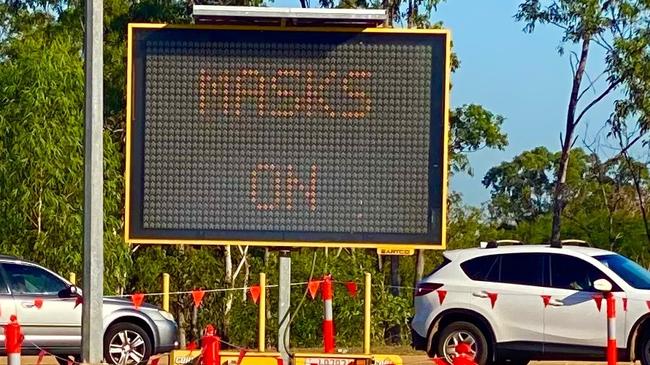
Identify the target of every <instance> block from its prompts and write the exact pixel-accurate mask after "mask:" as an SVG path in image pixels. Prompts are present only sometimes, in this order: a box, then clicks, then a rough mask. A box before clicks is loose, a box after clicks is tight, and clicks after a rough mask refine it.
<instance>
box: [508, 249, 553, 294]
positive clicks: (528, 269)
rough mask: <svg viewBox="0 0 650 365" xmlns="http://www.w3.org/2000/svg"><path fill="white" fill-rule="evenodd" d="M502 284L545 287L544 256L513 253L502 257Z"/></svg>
mask: <svg viewBox="0 0 650 365" xmlns="http://www.w3.org/2000/svg"><path fill="white" fill-rule="evenodd" d="M499 281H500V282H502V283H507V284H520V285H532V286H543V285H544V254H541V253H511V254H504V255H502V256H501V276H500V280H499Z"/></svg>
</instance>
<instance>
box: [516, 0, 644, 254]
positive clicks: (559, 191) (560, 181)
mask: <svg viewBox="0 0 650 365" xmlns="http://www.w3.org/2000/svg"><path fill="white" fill-rule="evenodd" d="M516 18H517V19H518V20H520V21H523V22H525V23H526V27H525V30H526V31H529V32H532V31H533V30H534V29H535V27H536V25H537V24H550V25H553V26H555V27H558V28H560V29H561V31H562V33H563V36H562V46H561V47H560V52H561V53H563V52H564V49H565V46H566V45H568V46H578V47H579V49H580V50H579V52H578V54H575V62H572V75H571V77H572V87H571V93H570V97H569V105H568V108H567V117H566V126H565V127H566V128H565V131H564V133H563V135H562V151H561V152H562V153H561V157H560V161H559V169H557V174H556V179H555V181H556V182H555V189H554V191H553V224H552V227H551V240H552V241H553V242H556V241H558V240H559V239H560V228H561V227H560V223H561V216H562V209H563V208H564V206H565V204H566V200H567V197H566V196H565V185H566V184H567V182H566V172H567V170H568V166H569V155H570V150H571V148H572V147H573V145H574V143H575V140H574V134H575V129H576V127H577V126H578V125H579V123H580V122H581V121H582V119H583V117H585V115H587V113H588V112H589V110H591V109H592V108H593V107H594V106H595V105H597V104H598V103H600V102H601V101H602V100H603V99H605V97H607V96H608V95H610V94H612V93H614V92H616V91H618V93H619V95H622V96H621V97H620V98H619V99H618V100H617V101H616V102H615V107H614V108H613V110H612V112H611V116H610V118H609V123H610V125H611V127H612V132H613V133H619V132H620V131H621V130H622V129H625V125H626V124H627V123H628V122H631V120H635V121H636V124H637V125H638V128H639V131H640V133H641V135H643V134H645V133H646V132H647V130H648V127H650V113H649V112H650V101H649V100H650V36H649V35H650V30H649V28H650V27H649V26H648V24H650V3H648V1H645V0H622V1H612V0H578V1H576V0H526V1H524V2H523V3H522V4H521V5H520V7H519V12H518V13H517V15H516ZM594 46H596V47H601V48H602V50H603V51H604V54H605V61H606V63H607V66H606V68H605V70H604V71H603V72H602V74H601V75H605V76H606V82H605V85H604V86H602V90H598V91H596V92H595V95H596V96H595V97H593V98H592V99H591V100H589V101H586V100H585V97H586V96H587V95H590V92H589V91H594V90H596V88H597V87H598V86H599V85H598V84H597V82H596V81H597V80H598V79H599V78H600V76H599V77H596V78H595V79H594V80H593V81H591V80H590V82H589V83H588V84H587V83H585V82H583V80H584V79H588V78H589V72H590V71H591V67H589V62H588V59H589V56H590V54H591V53H592V47H594ZM585 84H586V86H585Z"/></svg>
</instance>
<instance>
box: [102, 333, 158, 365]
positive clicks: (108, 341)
mask: <svg viewBox="0 0 650 365" xmlns="http://www.w3.org/2000/svg"><path fill="white" fill-rule="evenodd" d="M151 352H152V344H151V339H150V338H149V335H148V334H147V332H146V331H145V330H144V329H143V328H142V327H140V326H138V325H136V324H133V323H128V322H122V323H116V324H113V325H111V326H110V327H108V330H107V331H106V334H105V335H104V361H105V362H106V363H108V364H111V365H139V364H147V362H148V361H149V358H150V357H151Z"/></svg>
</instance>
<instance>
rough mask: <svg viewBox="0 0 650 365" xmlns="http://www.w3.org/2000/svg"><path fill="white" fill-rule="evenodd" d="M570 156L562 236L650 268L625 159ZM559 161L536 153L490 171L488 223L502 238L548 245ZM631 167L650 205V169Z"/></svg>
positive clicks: (527, 153)
mask: <svg viewBox="0 0 650 365" xmlns="http://www.w3.org/2000/svg"><path fill="white" fill-rule="evenodd" d="M571 156H572V159H571V164H570V165H569V170H568V172H567V187H566V194H567V200H566V205H565V206H564V209H563V213H562V214H563V218H564V224H563V225H562V235H563V236H565V237H567V238H577V239H582V240H586V241H588V242H591V243H592V244H593V245H596V246H598V247H602V248H607V249H610V250H615V251H619V252H622V253H623V254H626V255H628V256H630V257H632V258H633V259H637V260H639V261H641V262H643V263H645V264H646V265H647V264H648V263H650V257H649V255H648V247H647V243H646V242H647V240H646V239H645V230H644V228H643V227H644V225H643V217H642V216H641V214H640V212H639V208H638V206H639V202H638V200H637V197H636V194H637V193H636V188H635V182H634V176H633V175H632V173H631V171H630V169H629V167H628V165H627V161H626V160H625V158H623V157H622V156H615V157H614V158H611V159H608V160H605V161H602V160H601V159H600V158H599V157H598V156H597V155H595V154H592V153H585V151H584V150H582V149H574V150H572V151H571ZM560 158H561V152H556V153H551V152H549V151H548V150H547V149H546V148H543V147H538V148H536V149H534V150H531V151H525V152H523V153H521V154H520V155H518V156H515V157H514V158H513V159H512V161H507V162H503V163H501V164H500V165H498V166H496V167H493V168H492V169H490V170H489V171H488V173H487V174H486V176H485V178H484V180H483V183H484V184H485V185H486V186H487V187H489V188H490V189H491V192H492V199H491V200H490V203H489V211H490V215H491V219H490V220H484V222H486V223H485V224H486V225H487V226H488V227H489V226H493V227H496V228H497V229H498V230H499V232H498V234H497V236H498V237H499V238H516V239H521V240H523V241H528V242H533V243H534V242H548V241H549V239H550V234H549V233H550V226H551V221H552V192H553V185H552V183H551V181H550V179H551V177H552V176H554V174H556V172H557V169H558V168H559V160H560ZM632 163H633V165H634V166H635V167H636V169H637V171H640V174H639V175H638V176H639V177H640V180H641V184H640V186H641V188H642V195H643V196H644V197H645V201H646V204H647V202H648V201H650V179H649V178H648V173H649V171H648V166H647V164H645V163H641V162H639V161H632ZM488 222H489V223H488ZM503 223H506V224H503ZM484 229H487V228H484Z"/></svg>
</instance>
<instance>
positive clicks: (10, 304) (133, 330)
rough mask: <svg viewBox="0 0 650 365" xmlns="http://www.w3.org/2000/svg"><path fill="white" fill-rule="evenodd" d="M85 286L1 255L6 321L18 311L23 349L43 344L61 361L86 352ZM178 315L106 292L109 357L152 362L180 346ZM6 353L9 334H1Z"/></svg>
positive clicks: (0, 293) (0, 317) (1, 320)
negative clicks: (137, 305)
mask: <svg viewBox="0 0 650 365" xmlns="http://www.w3.org/2000/svg"><path fill="white" fill-rule="evenodd" d="M80 295H81V291H80V290H79V289H78V288H77V287H76V286H74V285H72V284H71V283H70V282H68V281H67V280H65V279H64V278H62V277H61V276H59V275H57V274H55V273H53V272H52V271H49V270H47V269H45V268H43V267H41V266H39V265H36V264H34V263H31V262H27V261H24V260H20V259H18V258H15V257H9V256H0V324H2V325H4V324H5V323H7V322H8V321H9V317H10V316H11V315H12V314H16V316H17V318H18V323H19V324H20V326H21V327H22V332H23V334H24V335H25V341H24V343H23V354H25V355H35V354H38V353H39V352H40V351H41V349H44V350H45V351H47V352H49V353H51V354H54V355H56V356H57V359H58V360H59V362H60V363H62V364H65V363H67V358H68V357H69V356H73V357H75V358H76V359H78V358H79V355H80V354H81V305H78V303H79V301H78V298H79V297H80ZM177 345H178V341H177V327H176V322H175V321H174V317H173V316H172V315H171V314H170V313H167V312H165V311H163V310H161V309H159V308H157V307H155V306H152V305H148V304H143V305H142V306H141V307H140V308H138V309H136V308H135V307H134V306H133V303H131V301H130V300H126V299H116V298H104V360H105V361H106V362H107V363H109V364H116V365H117V364H120V365H136V364H146V363H147V361H148V360H149V358H150V357H151V356H152V355H155V354H159V353H164V352H169V351H171V350H173V349H174V348H176V347H177ZM0 353H1V354H2V355H4V354H5V336H4V334H2V335H0Z"/></svg>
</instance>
